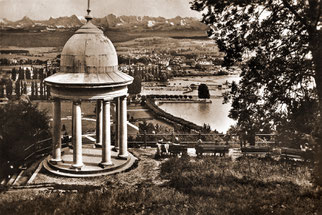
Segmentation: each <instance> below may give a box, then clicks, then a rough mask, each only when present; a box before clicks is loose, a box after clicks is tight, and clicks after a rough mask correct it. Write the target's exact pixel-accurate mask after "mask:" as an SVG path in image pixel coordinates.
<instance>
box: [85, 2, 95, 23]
mask: <svg viewBox="0 0 322 215" xmlns="http://www.w3.org/2000/svg"><path fill="white" fill-rule="evenodd" d="M90 12H91V9H90V0H88V2H87V15H86V16H85V19H86V20H87V22H89V21H90V20H91V19H93V17H92V15H90Z"/></svg>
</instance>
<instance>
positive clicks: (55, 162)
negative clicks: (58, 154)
mask: <svg viewBox="0 0 322 215" xmlns="http://www.w3.org/2000/svg"><path fill="white" fill-rule="evenodd" d="M49 162H50V163H51V164H54V165H57V164H59V163H62V162H63V160H62V159H54V158H52V159H50V160H49Z"/></svg>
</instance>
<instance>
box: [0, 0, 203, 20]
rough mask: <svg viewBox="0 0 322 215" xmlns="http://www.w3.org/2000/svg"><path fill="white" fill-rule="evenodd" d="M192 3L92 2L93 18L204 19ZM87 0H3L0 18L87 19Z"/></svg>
mask: <svg viewBox="0 0 322 215" xmlns="http://www.w3.org/2000/svg"><path fill="white" fill-rule="evenodd" d="M189 2H190V0H91V9H92V15H93V16H94V17H104V16H106V15H108V14H111V13H112V14H115V15H117V16H120V15H137V16H162V17H165V18H173V17H176V16H182V17H200V14H199V13H198V12H196V11H192V10H191V9H190V4H189ZM86 8H87V0H0V18H7V19H9V20H12V21H16V20H19V19H21V18H22V17H24V16H28V17H30V18H31V19H37V20H44V19H48V18H49V17H60V16H71V15H73V14H75V15H78V16H84V15H85V14H86Z"/></svg>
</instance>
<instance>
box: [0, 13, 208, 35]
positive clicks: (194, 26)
mask: <svg viewBox="0 0 322 215" xmlns="http://www.w3.org/2000/svg"><path fill="white" fill-rule="evenodd" d="M85 22H86V20H85V18H84V17H81V16H76V15H72V16H69V17H67V16H65V17H59V18H52V17H51V18H50V19H48V20H41V21H40V20H32V19H30V18H29V17H26V16H25V17H23V18H22V19H21V20H18V21H9V20H7V19H0V29H3V30H13V29H22V30H31V31H56V30H64V29H65V30H66V29H72V28H79V27H80V26H81V25H83V24H84V23H85ZM92 22H93V24H95V25H97V26H99V27H100V28H102V29H103V30H107V29H112V30H127V31H135V32H141V31H149V30H158V31H174V30H197V31H198V30H201V31H205V30H206V29H207V26H206V25H204V24H202V23H201V22H200V21H199V20H198V19H196V18H191V17H185V18H183V17H180V16H177V17H175V18H172V19H166V18H163V17H149V16H115V15H113V14H109V15H107V16H105V17H103V18H93V20H92Z"/></svg>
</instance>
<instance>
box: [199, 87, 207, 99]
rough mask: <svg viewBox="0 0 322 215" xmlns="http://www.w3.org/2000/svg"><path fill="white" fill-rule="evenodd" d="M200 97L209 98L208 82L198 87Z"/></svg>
mask: <svg viewBox="0 0 322 215" xmlns="http://www.w3.org/2000/svg"><path fill="white" fill-rule="evenodd" d="M198 98H200V99H209V98H210V94H209V89H208V86H207V85H206V84H200V85H199V87H198Z"/></svg>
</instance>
